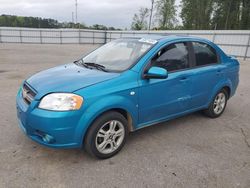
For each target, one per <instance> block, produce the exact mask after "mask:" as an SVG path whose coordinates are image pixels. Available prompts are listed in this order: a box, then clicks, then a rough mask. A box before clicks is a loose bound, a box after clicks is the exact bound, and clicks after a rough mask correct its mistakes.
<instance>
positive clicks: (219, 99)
mask: <svg viewBox="0 0 250 188" xmlns="http://www.w3.org/2000/svg"><path fill="white" fill-rule="evenodd" d="M225 105H226V96H225V94H224V93H219V94H218V95H217V96H216V97H215V100H214V113H215V114H220V113H221V112H222V111H223V110H224V108H225Z"/></svg>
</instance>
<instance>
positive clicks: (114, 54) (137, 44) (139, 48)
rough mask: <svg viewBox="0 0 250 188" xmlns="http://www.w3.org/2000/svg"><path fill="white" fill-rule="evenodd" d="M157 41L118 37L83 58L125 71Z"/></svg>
mask: <svg viewBox="0 0 250 188" xmlns="http://www.w3.org/2000/svg"><path fill="white" fill-rule="evenodd" d="M156 42H157V41H154V40H145V39H118V40H115V41H112V42H109V43H107V44H105V45H103V46H102V47H100V48H98V49H96V50H95V51H93V52H92V53H90V54H89V55H87V56H85V57H84V58H83V59H82V60H83V63H94V64H99V65H101V66H103V67H105V69H107V70H110V71H124V70H126V69H128V68H129V67H130V66H131V65H132V64H133V63H135V61H136V60H137V59H138V58H140V57H141V56H142V55H143V54H144V53H145V52H146V51H147V50H149V48H151V47H152V46H153V45H154V44H155V43H156Z"/></svg>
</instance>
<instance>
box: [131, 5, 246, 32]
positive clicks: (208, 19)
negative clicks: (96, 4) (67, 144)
mask: <svg viewBox="0 0 250 188" xmlns="http://www.w3.org/2000/svg"><path fill="white" fill-rule="evenodd" d="M148 1H149V0H148ZM151 3H152V5H153V6H152V7H153V9H152V8H148V7H141V8H140V9H139V10H138V13H136V14H134V17H133V21H132V24H131V29H133V30H145V29H147V28H149V27H150V26H149V25H148V23H149V17H150V13H153V21H152V26H153V29H163V30H164V29H194V30H200V29H211V30H219V29H220V30H224V29H250V0H181V3H180V5H179V7H177V6H176V4H175V3H176V0H151ZM177 10H179V11H180V13H179V15H177ZM178 17H179V19H178ZM152 26H151V27H152Z"/></svg>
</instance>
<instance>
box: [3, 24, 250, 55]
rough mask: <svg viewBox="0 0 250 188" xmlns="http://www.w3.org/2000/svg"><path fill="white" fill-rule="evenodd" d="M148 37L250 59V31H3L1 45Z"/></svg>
mask: <svg viewBox="0 0 250 188" xmlns="http://www.w3.org/2000/svg"><path fill="white" fill-rule="evenodd" d="M145 34H158V35H190V36H198V37H202V38H206V39H208V40H210V41H213V42H214V43H216V44H217V45H219V46H220V47H221V48H222V49H223V50H224V51H225V52H226V53H227V54H229V55H233V56H236V57H239V58H243V59H244V60H246V59H248V58H250V30H214V31H213V30H175V31H170V30H166V31H150V32H148V31H103V30H85V29H33V28H12V27H0V43H31V44H32V43H34V44H38V43H40V44H105V43H106V42H109V41H111V40H114V39H117V38H121V37H131V36H142V35H145Z"/></svg>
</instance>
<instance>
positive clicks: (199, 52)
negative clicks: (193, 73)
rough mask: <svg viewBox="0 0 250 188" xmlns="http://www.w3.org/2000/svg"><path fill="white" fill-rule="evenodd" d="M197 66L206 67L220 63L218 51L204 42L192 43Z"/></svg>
mask: <svg viewBox="0 0 250 188" xmlns="http://www.w3.org/2000/svg"><path fill="white" fill-rule="evenodd" d="M192 44H193V49H194V55H195V59H196V66H204V65H210V64H215V63H218V56H217V53H216V50H215V49H214V48H213V47H211V46H210V45H208V44H206V43H202V42H192Z"/></svg>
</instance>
